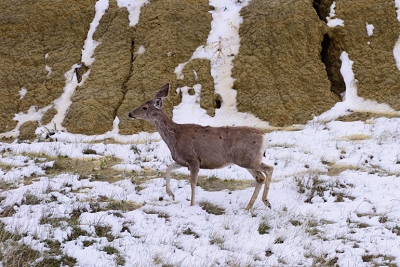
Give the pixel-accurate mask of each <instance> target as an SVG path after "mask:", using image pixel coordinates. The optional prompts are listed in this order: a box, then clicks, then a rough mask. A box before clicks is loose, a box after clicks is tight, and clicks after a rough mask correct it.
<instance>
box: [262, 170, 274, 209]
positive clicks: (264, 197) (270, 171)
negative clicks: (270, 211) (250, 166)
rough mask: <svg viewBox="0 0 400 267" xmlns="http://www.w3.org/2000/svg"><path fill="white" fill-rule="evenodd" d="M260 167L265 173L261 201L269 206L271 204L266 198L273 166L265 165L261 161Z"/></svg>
mask: <svg viewBox="0 0 400 267" xmlns="http://www.w3.org/2000/svg"><path fill="white" fill-rule="evenodd" d="M262 168H263V171H264V173H265V176H266V177H265V186H264V192H263V194H262V201H263V202H264V204H265V206H267V207H268V208H271V204H270V203H269V201H268V199H267V195H268V191H269V185H270V184H271V180H272V172H273V171H274V167H272V166H269V165H266V164H264V163H262Z"/></svg>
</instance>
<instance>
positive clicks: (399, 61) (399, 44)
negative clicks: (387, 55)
mask: <svg viewBox="0 0 400 267" xmlns="http://www.w3.org/2000/svg"><path fill="white" fill-rule="evenodd" d="M393 56H394V59H395V61H396V67H397V69H398V70H399V71H400V35H399V38H398V39H397V41H396V44H395V45H394V48H393Z"/></svg>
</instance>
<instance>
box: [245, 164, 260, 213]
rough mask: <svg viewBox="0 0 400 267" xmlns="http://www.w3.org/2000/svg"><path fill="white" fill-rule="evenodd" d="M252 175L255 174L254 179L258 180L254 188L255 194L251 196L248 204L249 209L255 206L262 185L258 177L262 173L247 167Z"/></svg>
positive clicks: (247, 208)
mask: <svg viewBox="0 0 400 267" xmlns="http://www.w3.org/2000/svg"><path fill="white" fill-rule="evenodd" d="M247 170H248V171H249V173H251V175H253V177H254V179H255V180H256V187H255V188H254V192H253V195H252V196H251V198H250V202H249V204H247V207H246V210H249V209H251V208H252V207H253V205H254V202H255V201H256V199H257V197H258V194H259V193H260V189H261V186H262V182H261V181H260V179H259V178H258V177H259V175H260V173H259V172H258V171H255V170H252V169H247Z"/></svg>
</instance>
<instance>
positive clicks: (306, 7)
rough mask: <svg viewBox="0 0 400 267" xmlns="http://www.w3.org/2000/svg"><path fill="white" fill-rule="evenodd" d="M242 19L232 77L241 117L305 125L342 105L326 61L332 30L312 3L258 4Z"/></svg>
mask: <svg viewBox="0 0 400 267" xmlns="http://www.w3.org/2000/svg"><path fill="white" fill-rule="evenodd" d="M242 16H243V24H242V25H241V26H240V30H239V34H240V36H241V45H240V51H239V55H238V56H237V57H236V59H235V61H234V69H233V73H232V76H233V77H234V78H236V81H235V84H234V89H236V90H237V92H238V93H237V103H238V104H237V107H238V109H239V111H242V112H251V113H253V114H255V115H256V116H257V117H259V118H261V119H263V120H266V121H269V122H270V123H271V124H272V125H276V126H284V125H290V124H296V123H305V122H306V121H307V120H310V119H311V118H312V114H315V115H319V114H321V113H322V112H324V111H326V110H328V109H330V108H331V107H332V106H333V105H334V104H335V102H337V101H339V98H338V97H337V96H335V95H334V94H333V93H332V92H331V91H330V81H329V79H328V77H327V72H326V69H325V65H324V64H323V62H322V60H321V50H322V47H321V42H322V41H323V37H324V34H325V33H326V32H327V30H328V29H327V26H326V24H325V23H324V22H322V21H321V20H320V19H319V17H318V15H317V13H316V11H315V9H314V8H313V5H312V2H311V1H297V0H284V1H281V0H279V1H278V0H277V1H263V0H253V1H251V2H250V4H249V5H248V6H247V7H245V8H244V9H243V10H242ZM249 96H252V97H249Z"/></svg>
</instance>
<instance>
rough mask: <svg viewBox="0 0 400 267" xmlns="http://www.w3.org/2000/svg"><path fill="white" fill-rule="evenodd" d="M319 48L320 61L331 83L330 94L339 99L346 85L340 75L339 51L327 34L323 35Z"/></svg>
mask: <svg viewBox="0 0 400 267" xmlns="http://www.w3.org/2000/svg"><path fill="white" fill-rule="evenodd" d="M321 47H322V49H321V61H322V63H324V64H325V69H326V74H327V76H328V79H329V81H330V82H331V92H332V93H334V94H335V95H337V96H338V97H339V98H340V99H341V94H342V93H343V92H344V91H345V90H346V85H345V83H344V80H343V76H342V74H341V73H340V67H341V62H340V54H339V52H340V51H338V50H337V49H335V48H334V44H333V40H332V39H331V38H330V37H329V34H325V35H324V39H323V40H322V42H321Z"/></svg>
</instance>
